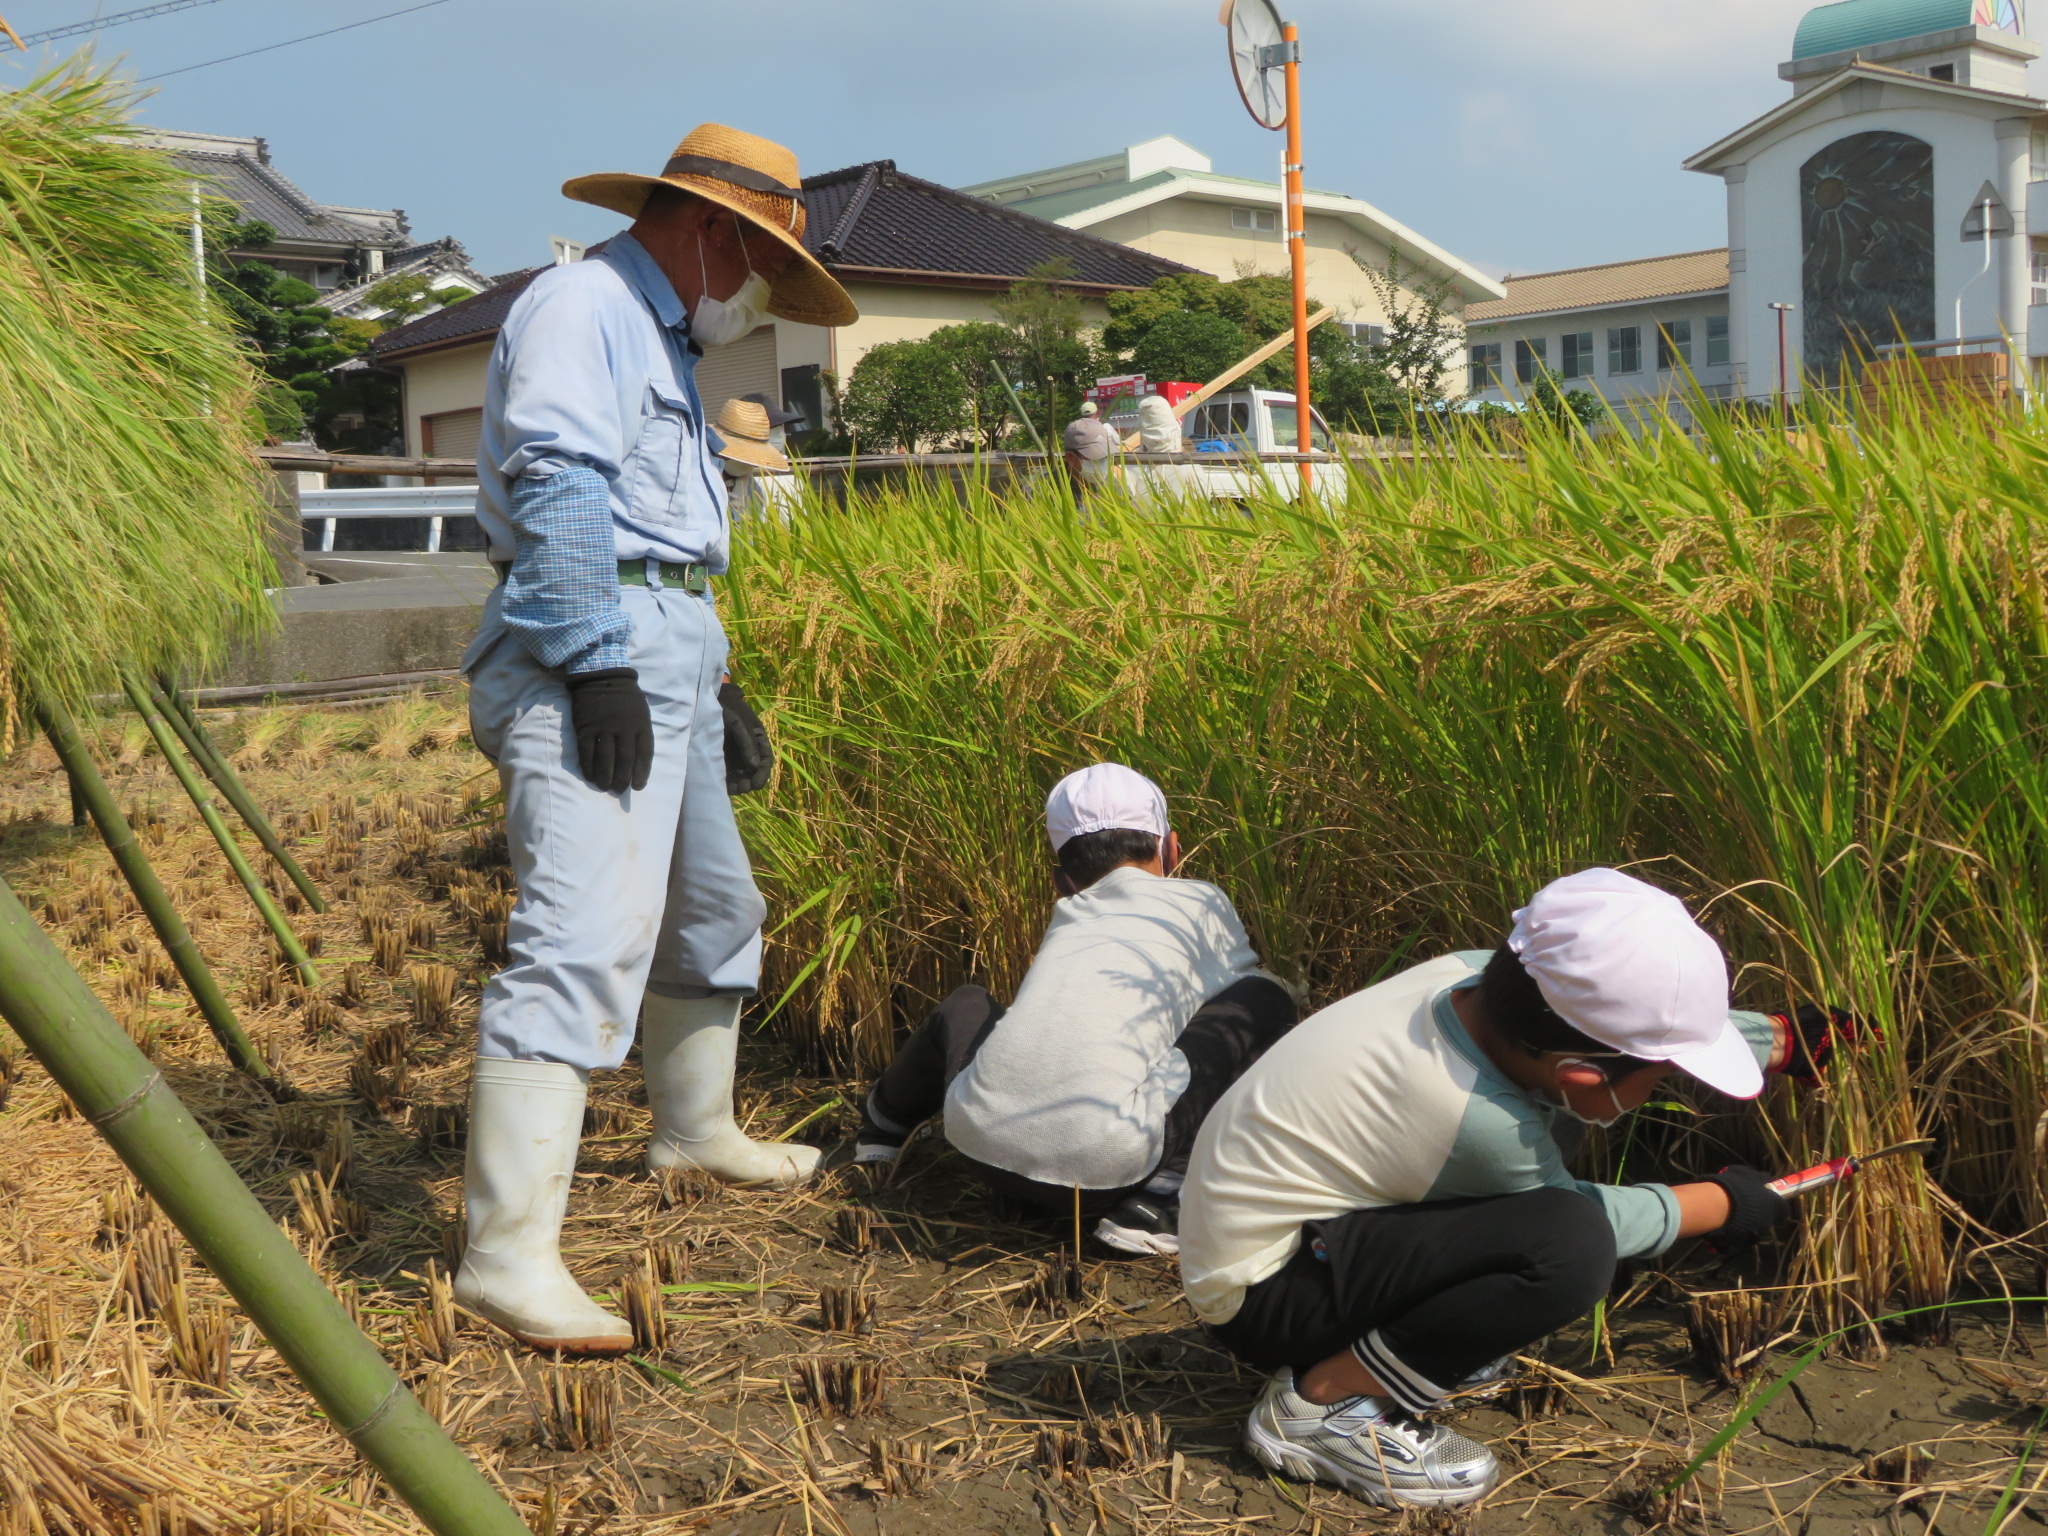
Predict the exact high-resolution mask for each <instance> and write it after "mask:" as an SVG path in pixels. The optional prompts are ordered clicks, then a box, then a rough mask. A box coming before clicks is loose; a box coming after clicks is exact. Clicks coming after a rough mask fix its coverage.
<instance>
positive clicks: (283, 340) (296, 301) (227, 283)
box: [202, 203, 400, 453]
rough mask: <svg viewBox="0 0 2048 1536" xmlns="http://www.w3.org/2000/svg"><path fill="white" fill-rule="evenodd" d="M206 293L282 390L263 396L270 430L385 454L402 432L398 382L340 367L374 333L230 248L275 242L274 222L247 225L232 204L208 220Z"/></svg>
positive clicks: (308, 289)
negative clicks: (342, 318)
mask: <svg viewBox="0 0 2048 1536" xmlns="http://www.w3.org/2000/svg"><path fill="white" fill-rule="evenodd" d="M202 232H203V235H204V238H205V243H206V247H207V292H208V294H209V295H210V296H211V297H212V299H213V300H214V302H215V303H216V304H218V305H219V306H220V308H221V309H222V310H223V311H224V312H225V313H226V314H227V315H228V316H229V317H230V320H231V323H232V324H233V325H234V327H235V328H236V329H237V330H238V331H240V332H241V333H242V335H243V336H244V337H245V338H246V339H247V341H248V343H249V345H250V347H251V348H252V349H253V350H254V351H255V353H256V354H257V362H258V365H259V366H260V367H261V368H262V370H263V371H264V373H266V374H267V375H269V377H270V378H271V379H273V380H275V381H276V382H277V384H278V386H279V387H278V388H276V389H273V390H271V391H270V392H268V393H267V394H266V395H265V396H264V397H263V399H262V400H261V401H260V402H259V403H260V406H261V409H262V411H263V417H264V426H265V428H266V429H267V430H268V431H270V432H271V433H273V434H274V435H276V436H278V437H296V436H297V435H299V433H301V432H310V433H311V435H312V438H313V441H314V442H316V443H318V444H319V445H320V446H321V447H323V448H329V449H336V450H340V451H344V452H357V453H381V452H383V451H385V450H386V449H387V448H389V447H390V446H391V444H392V442H393V440H394V439H396V438H398V437H399V436H400V426H399V396H398V381H397V379H395V378H394V377H392V376H391V375H389V374H386V373H383V372H381V371H371V370H367V369H363V370H351V371H350V372H347V373H339V374H338V373H336V372H334V370H335V369H336V368H337V367H339V366H340V365H341V364H343V363H346V362H348V361H349V360H350V359H351V358H354V357H357V356H359V355H360V354H361V353H362V352H363V351H364V349H365V348H367V347H368V345H369V343H370V341H371V339H372V338H373V336H374V335H375V332H365V331H364V330H363V328H362V327H361V326H360V325H356V324H351V323H350V322H347V321H337V320H336V319H335V318H334V316H333V314H332V313H331V312H330V311H329V310H327V309H326V308H325V307H323V306H322V305H321V304H320V303H319V299H320V292H319V290H318V289H316V288H314V287H313V286H312V285H311V284H310V283H303V282H300V281H299V280H298V279H297V278H295V277H287V276H286V275H285V274H284V273H282V272H279V271H278V270H277V269H276V268H275V267H271V266H268V265H266V264H264V263H263V262H261V261H251V260H237V259H235V258H234V257H231V256H230V255H229V254H228V253H229V252H231V251H239V252H252V251H261V250H263V249H265V248H266V247H268V246H269V245H270V244H271V243H272V241H274V240H275V239H276V238H277V236H276V231H275V230H273V229H272V228H271V227H270V226H269V225H267V224H264V223H261V222H257V221H250V222H246V223H244V222H241V221H240V220H239V219H238V217H237V215H236V211H235V210H234V208H233V206H232V205H230V204H225V203H216V204H214V205H212V206H210V207H209V208H208V209H207V210H206V212H205V215H204V217H203V223H202Z"/></svg>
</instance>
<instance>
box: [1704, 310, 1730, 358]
mask: <svg viewBox="0 0 2048 1536" xmlns="http://www.w3.org/2000/svg"><path fill="white" fill-rule="evenodd" d="M1707 366H1708V367H1709V368H1725V367H1727V366H1728V317H1727V316H1726V315H1709V316H1707Z"/></svg>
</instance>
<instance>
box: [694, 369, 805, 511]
mask: <svg viewBox="0 0 2048 1536" xmlns="http://www.w3.org/2000/svg"><path fill="white" fill-rule="evenodd" d="M794 420H796V413H795V412H794V411H785V410H783V409H782V408H781V407H780V406H777V405H771V404H770V403H769V401H768V397H767V396H766V395H764V394H759V393H756V394H751V395H741V396H739V397H738V398H736V399H732V400H728V401H726V402H725V404H724V405H723V406H721V407H720V408H719V412H718V420H717V422H716V423H714V430H715V431H716V432H717V434H718V438H719V442H720V447H719V450H718V456H719V459H720V460H721V461H722V464H723V468H724V471H725V494H726V503H727V505H728V506H729V507H730V508H731V509H732V515H733V517H734V519H735V520H737V519H739V518H742V517H745V516H746V515H747V514H748V513H749V512H763V511H766V510H767V509H768V508H769V507H770V506H771V505H772V504H773V503H775V502H777V501H782V500H786V499H788V497H789V496H790V495H791V494H793V492H794V490H795V486H796V480H795V477H794V476H793V475H792V474H791V473H790V467H789V459H788V457H787V456H786V455H785V453H784V451H783V433H782V429H783V427H784V426H785V425H786V424H787V423H789V422H792V421H794Z"/></svg>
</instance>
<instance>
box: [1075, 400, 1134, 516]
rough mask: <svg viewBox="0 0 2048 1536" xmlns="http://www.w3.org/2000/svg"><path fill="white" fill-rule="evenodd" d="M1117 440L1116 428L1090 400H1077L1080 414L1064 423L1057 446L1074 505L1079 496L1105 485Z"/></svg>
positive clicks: (1079, 498)
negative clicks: (1062, 434) (1059, 446)
mask: <svg viewBox="0 0 2048 1536" xmlns="http://www.w3.org/2000/svg"><path fill="white" fill-rule="evenodd" d="M1120 441H1121V439H1120V438H1118V436H1117V432H1116V428H1115V427H1112V426H1111V425H1110V424H1109V423H1108V422H1106V421H1104V420H1103V419H1102V415H1101V413H1100V412H1099V411H1098V410H1097V409H1096V406H1095V402H1094V401H1093V400H1083V401H1082V402H1081V414H1080V415H1079V416H1077V417H1076V418H1075V419H1074V420H1072V421H1070V422H1068V423H1067V430H1066V433H1065V435H1064V436H1063V437H1062V438H1061V446H1062V448H1063V449H1064V450H1065V451H1064V453H1063V454H1062V455H1061V457H1062V459H1063V461H1064V462H1065V464H1066V466H1067V477H1068V478H1069V479H1070V480H1072V481H1073V482H1074V500H1075V503H1076V504H1077V505H1078V504H1079V503H1080V501H1081V499H1082V498H1083V496H1085V495H1088V494H1092V493H1093V492H1095V491H1099V490H1101V489H1102V488H1103V487H1105V486H1106V485H1108V484H1109V474H1110V469H1111V458H1112V456H1113V455H1114V454H1115V453H1116V450H1117V446H1118V444H1119V442H1120Z"/></svg>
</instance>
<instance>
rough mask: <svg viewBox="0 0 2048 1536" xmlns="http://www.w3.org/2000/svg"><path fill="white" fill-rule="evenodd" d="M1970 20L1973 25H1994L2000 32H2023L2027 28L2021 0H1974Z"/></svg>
mask: <svg viewBox="0 0 2048 1536" xmlns="http://www.w3.org/2000/svg"><path fill="white" fill-rule="evenodd" d="M1970 22H1971V25H1973V26H1979V27H1996V28H1998V30H1999V31H2001V32H2024V31H2026V29H2027V27H2026V15H2025V7H2024V6H2023V5H2022V4H2021V0H1976V6H1975V9H1974V11H1973V13H1972V14H1971V16H1970Z"/></svg>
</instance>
